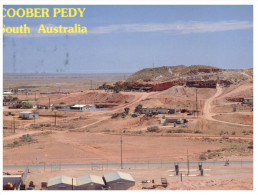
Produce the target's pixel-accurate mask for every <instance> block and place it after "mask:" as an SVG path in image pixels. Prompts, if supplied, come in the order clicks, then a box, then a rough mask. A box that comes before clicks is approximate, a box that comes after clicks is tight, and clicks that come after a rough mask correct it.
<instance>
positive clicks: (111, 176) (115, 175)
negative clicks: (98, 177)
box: [104, 171, 134, 182]
mask: <svg viewBox="0 0 258 195" xmlns="http://www.w3.org/2000/svg"><path fill="white" fill-rule="evenodd" d="M104 178H105V180H106V182H110V181H115V180H118V179H124V180H128V181H134V179H133V177H132V176H131V174H129V173H124V172H120V171H114V172H111V173H106V174H104Z"/></svg>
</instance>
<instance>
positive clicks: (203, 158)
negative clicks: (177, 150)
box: [199, 153, 207, 160]
mask: <svg viewBox="0 0 258 195" xmlns="http://www.w3.org/2000/svg"><path fill="white" fill-rule="evenodd" d="M199 159H200V160H206V159H207V158H206V155H205V154H204V153H202V154H201V155H200V156H199Z"/></svg>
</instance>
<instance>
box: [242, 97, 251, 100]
mask: <svg viewBox="0 0 258 195" xmlns="http://www.w3.org/2000/svg"><path fill="white" fill-rule="evenodd" d="M244 99H245V100H252V99H253V97H245V98H244Z"/></svg>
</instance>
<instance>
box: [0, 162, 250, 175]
mask: <svg viewBox="0 0 258 195" xmlns="http://www.w3.org/2000/svg"><path fill="white" fill-rule="evenodd" d="M225 162H226V161H203V162H201V163H202V165H203V166H224V165H225ZM175 163H177V164H179V165H180V166H181V167H187V163H188V162H187V161H181V162H178V161H177V162H176V161H173V162H172V161H171V162H166V161H156V162H153V161H145V162H123V163H122V164H121V162H108V161H105V162H104V161H103V162H97V163H94V162H90V163H82V164H62V163H55V164H46V163H39V164H30V165H6V166H4V169H9V170H10V169H25V168H26V171H25V172H26V176H27V173H28V170H29V169H32V170H51V172H54V171H60V170H62V169H66V168H88V169H91V170H107V169H112V168H130V169H137V168H146V169H148V168H162V167H170V168H172V167H174V165H175ZM199 163H200V161H199V162H198V161H195V162H192V161H190V162H189V166H198V164H199ZM230 165H234V166H239V167H240V168H241V167H244V166H251V165H253V161H242V160H241V161H229V166H230ZM24 175H25V174H24ZM26 176H24V177H26Z"/></svg>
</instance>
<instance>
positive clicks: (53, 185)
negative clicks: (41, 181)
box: [47, 175, 76, 190]
mask: <svg viewBox="0 0 258 195" xmlns="http://www.w3.org/2000/svg"><path fill="white" fill-rule="evenodd" d="M74 186H76V178H73V177H67V176H63V175H61V176H57V177H54V178H50V179H49V180H48V183H47V189H48V190H73V189H75V188H74Z"/></svg>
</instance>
